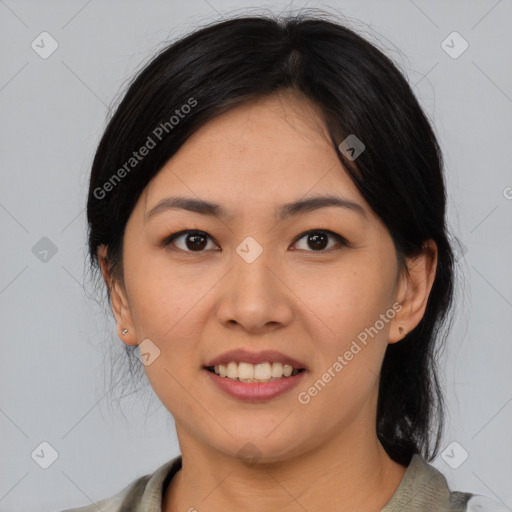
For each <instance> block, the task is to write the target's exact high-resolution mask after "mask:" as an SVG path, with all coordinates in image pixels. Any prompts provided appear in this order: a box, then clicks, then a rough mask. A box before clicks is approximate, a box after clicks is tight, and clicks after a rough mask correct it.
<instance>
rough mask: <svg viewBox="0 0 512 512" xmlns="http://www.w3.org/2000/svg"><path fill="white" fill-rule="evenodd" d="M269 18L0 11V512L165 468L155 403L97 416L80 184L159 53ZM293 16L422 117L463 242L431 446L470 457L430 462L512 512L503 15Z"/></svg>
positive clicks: (104, 10) (85, 496)
mask: <svg viewBox="0 0 512 512" xmlns="http://www.w3.org/2000/svg"><path fill="white" fill-rule="evenodd" d="M270 5H271V4H263V3H258V2H256V1H250V2H249V1H247V2H243V1H240V0H233V1H224V0H208V1H206V0H188V1H187V2H164V1H150V2H135V1H103V2H101V1H99V0H92V1H89V2H87V1H80V2H79V1H69V0H68V1H59V2H56V1H49V2H44V3H43V2H36V1H14V0H5V1H1V0H0V40H1V48H2V50H1V55H2V65H1V75H0V112H1V115H2V124H1V137H0V148H1V152H2V167H1V177H2V186H1V189H0V226H1V240H2V246H1V247H2V250H1V251H0V258H1V265H0V308H1V315H2V318H1V324H0V325H1V335H2V345H1V346H2V358H1V369H0V429H1V437H0V443H1V444H0V445H1V453H0V461H1V468H0V471H1V478H0V510H1V511H10V512H17V511H28V510H32V511H50V510H60V509H62V508H65V507H70V506H78V505H82V504H89V503H90V502H91V500H97V499H100V498H103V497H106V496H108V495H111V494H114V493H115V492H118V491H119V490H120V489H121V488H122V487H124V486H125V485H126V484H128V483H129V482H131V481H132V480H133V479H135V478H136V477H138V476H141V475H143V474H146V473H149V472H151V471H153V470H154V469H156V467H158V466H159V465H160V464H162V463H164V462H165V461H167V460H168V459H170V458H171V457H173V456H175V455H177V454H178V452H179V449H178V445H177V441H176V436H175V432H174V425H173V422H172V419H171V418H170V415H169V414H168V413H167V411H166V410H165V409H164V408H163V407H162V406H161V405H160V404H159V403H158V401H157V400H156V399H155V400H154V402H153V404H154V405H153V406H151V407H147V404H148V397H147V396H146V397H144V398H143V399H139V400H138V401H134V402H133V404H131V403H130V405H129V406H128V407H127V408H125V414H126V420H124V419H123V417H122V416H121V415H120V414H119V413H116V412H114V413H110V409H109V403H110V402H109V400H110V399H109V396H108V395H107V394H106V393H107V391H108V387H109V386H108V382H109V381H108V377H107V378H106V381H105V382H104V370H103V368H104V367H105V365H106V367H107V368H108V367H109V365H110V362H109V360H108V357H109V356H108V350H107V349H106V344H110V345H111V346H113V347H114V348H119V346H120V343H121V342H120V341H119V340H117V338H116V336H115V331H114V329H113V326H114V323H113V321H111V320H105V315H104V313H103V312H102V310H101V307H99V306H98V305H97V304H96V303H95V302H94V301H93V300H91V299H90V298H88V297H87V295H86V293H85V292H84V288H85V290H88V291H89V292H90V293H91V294H92V293H93V291H92V290H91V286H90V283H89V282H88V281H87V275H86V273H85V271H84V267H85V263H84V262H85V257H86V253H85V243H86V238H85V236H86V234H85V225H86V224H85V211H84V208H85V201H86V194H87V182H88V173H89V169H90V165H91V162H92V157H93V155H94V151H95V147H96V144H97V143H98V141H99V138H100V136H101V133H102V131H103V129H104V127H105V118H106V114H107V107H108V106H109V105H110V104H111V103H112V101H113V100H114V99H115V98H116V97H117V95H118V94H119V93H120V92H122V91H123V89H122V86H123V83H124V82H125V80H127V79H128V78H130V77H131V76H132V75H133V73H134V72H135V70H136V69H139V67H140V66H141V65H142V63H143V62H146V61H147V60H148V59H149V58H151V55H153V54H154V52H155V51H157V50H158V49H160V48H161V46H162V44H163V42H164V41H165V40H172V39H174V38H175V37H177V36H179V35H181V34H183V33H186V32H188V31H189V30H191V29H193V28H194V27H196V26H197V25H199V24H202V23H206V22H209V21H213V20H215V19H219V18H220V16H221V15H229V14H230V13H231V12H233V11H234V10H236V11H237V12H241V11H244V10H246V9H249V8H253V10H252V11H251V12H261V11H262V10H263V7H266V8H268V7H270ZM305 5H307V6H309V7H313V6H317V7H324V8H326V9H327V10H329V11H330V12H332V13H339V14H342V15H344V16H346V17H347V18H348V24H349V26H352V27H353V28H355V29H356V30H359V31H360V32H361V33H362V34H363V35H367V36H368V37H370V38H371V39H372V40H373V41H377V42H378V41H380V46H381V47H384V48H388V50H386V51H387V53H388V54H389V55H390V56H391V57H392V58H394V59H395V60H396V61H397V62H398V64H399V65H401V66H402V68H403V69H404V70H405V71H406V73H407V75H408V77H409V80H410V81H411V83H412V84H414V86H415V89H414V90H415V92H416V94H417V95H418V97H419V99H420V101H421V103H422V105H423V106H424V108H425V110H426V111H427V113H428V115H429V116H430V117H431V119H433V121H434V124H435V127H436V130H437V133H438V136H439V140H440V142H441V145H442V148H443V151H444V155H445V159H446V172H447V179H448V188H449V201H450V223H451V226H452V229H453V231H454V232H455V233H456V235H457V237H458V238H459V239H460V240H461V242H462V243H463V244H464V248H463V249H462V250H461V254H462V253H464V255H463V257H461V258H460V259H459V264H460V274H461V276H462V278H461V283H462V284H461V285H460V286H459V306H458V309H457V320H456V322H455V324H454V327H453V331H452V334H451V336H450V338H449V340H448V348H447V350H446V358H447V359H446V365H445V366H446V371H445V378H444V382H445V389H446V394H447V399H448V409H449V412H450V414H449V418H448V425H447V428H446V435H445V440H444V442H443V448H445V447H447V446H449V445H450V443H452V442H453V441H456V442H457V443H459V445H460V446H461V447H463V448H464V449H465V450H466V451H467V452H468V453H469V457H468V458H467V460H466V461H464V463H462V464H461V465H460V466H459V467H458V468H457V469H452V468H451V467H450V466H449V465H448V464H447V463H446V462H445V460H444V459H443V458H442V457H441V456H440V457H438V458H437V459H436V461H435V463H434V464H435V465H436V467H438V468H439V469H441V470H442V471H443V473H444V474H445V475H446V476H447V478H448V481H449V483H450V485H451V486H452V488H454V489H458V490H465V491H473V492H481V493H483V494H486V495H488V496H492V497H493V498H494V499H497V500H500V501H502V502H504V503H505V504H506V505H507V507H508V509H509V510H512V486H511V485H510V484H511V482H512V441H511V436H512V434H511V432H512V428H511V426H512V376H511V374H512V372H511V371H510V367H511V361H512V339H511V336H510V332H511V329H512V273H511V272H510V262H511V261H512V243H511V227H512V226H511V224H512V222H511V220H512V199H511V198H512V188H510V187H512V173H511V172H510V162H511V160H512V150H511V148H512V143H511V141H512V126H511V124H512V123H511V119H512V116H511V113H512V72H511V70H512V66H511V61H510V49H511V48H512V30H511V21H512V5H511V2H510V0H500V1H496V0H489V1H487V0H485V1H483V0H482V1H472V2H469V1H450V2H442V1H435V2H434V1H425V0H415V1H412V0H396V1H387V2H377V1H331V2H330V3H328V4H321V3H316V4H315V3H313V2H307V3H304V2H302V3H301V2H294V3H293V6H292V7H293V8H294V9H296V8H298V7H301V6H305ZM289 7H290V5H289V4H286V3H280V4H278V5H277V6H275V5H274V6H273V7H272V10H273V11H274V12H278V11H280V10H288V8H289ZM43 31H47V32H48V33H49V34H51V36H52V37H53V38H54V39H55V40H56V41H57V42H58V45H59V46H58V49H57V50H56V51H55V52H54V53H53V54H52V55H51V56H50V57H49V58H47V59H42V58H41V57H40V56H39V55H38V53H36V52H35V51H34V50H33V49H32V47H31V43H32V41H34V40H36V38H37V37H38V36H39V34H41V32H43ZM453 31H457V32H459V33H460V34H461V35H462V37H463V38H464V39H465V40H466V41H467V42H468V43H469V48H468V49H467V50H466V51H465V52H464V53H463V54H462V55H460V56H459V57H458V58H456V59H454V58H452V57H450V56H449V55H448V54H447V53H446V52H445V51H444V49H443V48H442V46H441V43H442V41H443V40H445V38H446V37H447V36H448V35H449V34H451V33H452V32H453ZM36 42H37V40H36ZM450 44H451V43H450ZM453 44H454V45H455V48H457V46H456V45H458V44H459V42H456V43H453ZM459 48H460V46H459ZM507 187H508V188H507ZM42 237H47V238H49V239H50V240H51V241H52V242H53V244H55V246H56V248H57V252H56V254H55V255H53V256H52V257H51V258H49V259H48V261H47V262H43V261H41V260H40V259H39V258H38V257H36V255H35V254H34V253H33V252H32V248H33V247H34V245H35V244H36V243H37V242H38V241H39V240H40V239H41V238H42ZM464 276H465V277H464ZM110 338H111V341H109V339H110ZM106 358H107V359H106ZM105 359H106V360H105ZM155 404H156V405H155ZM126 409H127V411H126ZM43 441H46V442H48V443H50V445H51V446H52V447H53V448H54V449H55V450H56V451H57V452H58V458H57V459H56V460H55V462H54V463H53V464H52V465H51V466H50V467H49V468H48V469H42V468H41V467H40V466H39V465H38V464H36V462H35V461H34V460H33V458H32V457H31V453H32V452H33V451H34V449H36V448H37V447H38V446H39V445H40V443H41V442H43ZM48 453H49V452H48V450H46V455H45V456H48ZM447 453H448V455H449V457H451V460H459V459H460V458H461V456H462V454H463V452H462V451H461V448H459V447H458V446H456V447H455V449H454V451H451V448H450V449H449V450H448V452H447ZM452 464H453V462H452Z"/></svg>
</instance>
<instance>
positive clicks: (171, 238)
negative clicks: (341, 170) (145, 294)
mask: <svg viewBox="0 0 512 512" xmlns="http://www.w3.org/2000/svg"><path fill="white" fill-rule="evenodd" d="M311 233H315V234H326V235H329V236H331V237H332V238H334V239H335V240H336V241H337V242H338V244H339V245H340V246H342V247H350V246H351V245H350V243H349V242H348V240H347V239H346V238H344V237H343V236H341V235H339V234H338V233H335V232H334V231H331V230H329V229H310V230H308V231H304V232H303V233H301V234H300V235H299V236H298V237H297V238H296V239H295V241H294V242H293V243H294V244H296V243H297V242H298V241H299V240H301V239H302V238H304V237H305V236H306V235H309V234H311ZM183 235H205V236H206V237H208V238H210V240H213V238H212V237H211V236H210V235H209V234H208V233H206V232H205V231H200V230H197V229H185V230H182V231H179V232H177V233H173V234H172V235H170V236H168V237H167V238H165V240H163V242H162V246H163V247H167V246H169V245H171V244H172V243H173V242H174V240H176V239H177V238H179V237H180V236H183ZM338 248H339V247H338ZM177 249H178V250H180V251H182V252H186V253H191V254H194V253H197V254H200V253H203V252H206V251H205V250H201V251H189V250H186V249H179V248H177ZM333 249H337V248H336V246H334V247H330V248H329V249H319V250H318V251H313V250H309V251H307V250H306V252H311V253H329V252H331V251H332V250H333Z"/></svg>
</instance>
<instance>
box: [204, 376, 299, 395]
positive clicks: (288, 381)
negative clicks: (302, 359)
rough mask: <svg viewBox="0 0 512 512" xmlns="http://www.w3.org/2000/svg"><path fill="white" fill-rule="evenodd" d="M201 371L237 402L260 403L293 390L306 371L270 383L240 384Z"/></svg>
mask: <svg viewBox="0 0 512 512" xmlns="http://www.w3.org/2000/svg"><path fill="white" fill-rule="evenodd" d="M203 370H204V371H205V372H206V373H207V374H208V375H209V377H210V379H212V381H213V382H214V383H215V384H216V385H217V386H218V387H219V388H220V389H221V390H222V391H224V392H225V393H227V394H228V395H230V396H232V397H233V398H236V399H238V400H247V401H250V402H262V401H265V400H270V399H272V398H276V397H277V396H279V395H282V394H283V393H286V391H289V390H290V389H292V388H294V387H295V386H296V385H297V384H298V383H299V382H300V381H301V380H302V378H303V377H304V375H305V374H306V370H303V371H302V372H299V373H298V374H297V375H294V376H293V377H291V376H290V377H282V378H281V379H277V380H274V381H272V382H261V383H260V382H240V381H237V380H232V379H228V378H227V377H220V376H219V375H217V374H216V373H213V372H211V371H209V370H207V369H205V368H203Z"/></svg>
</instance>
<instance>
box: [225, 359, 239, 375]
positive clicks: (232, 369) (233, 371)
mask: <svg viewBox="0 0 512 512" xmlns="http://www.w3.org/2000/svg"><path fill="white" fill-rule="evenodd" d="M226 377H229V378H230V379H237V378H238V365H237V364H236V363H235V362H234V361H231V362H230V363H228V370H227V372H226Z"/></svg>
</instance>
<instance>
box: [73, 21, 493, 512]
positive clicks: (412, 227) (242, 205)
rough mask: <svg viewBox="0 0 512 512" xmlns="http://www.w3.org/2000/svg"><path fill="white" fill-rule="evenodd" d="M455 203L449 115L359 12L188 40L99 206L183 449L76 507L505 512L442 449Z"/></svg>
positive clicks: (128, 134) (154, 81)
mask: <svg viewBox="0 0 512 512" xmlns="http://www.w3.org/2000/svg"><path fill="white" fill-rule="evenodd" d="M445 214H446V194H445V185H444V178H443V172H442V156H441V152H440V149H439V146H438V144H437V141H436V138H435V135H434V133H433V131H432V128H431V126H430V124H429V122H428V120H427V119H426V117H425V115H424V113H423V112H422V109H421V108H420V106H419V104H418V102H417V100H416V99H415V97H414V95H413V93H412V91H411V88H410V87H409V85H408V84H407V82H406V80H405V79H404V77H403V76H402V74H401V73H400V72H399V71H398V69H397V68H396V67H395V65H394V64H393V63H392V62H391V60H390V59H389V58H387V57H386V56H385V55H384V54H383V53H382V52H381V51H379V50H378V49H377V48H376V47H374V46H373V45H371V44H370V43H368V42H367V41H366V40H364V39H363V38H361V37H360V36H358V35H357V34H355V33H354V32H353V31H351V30H349V29H347V28H345V27H344V26H342V25H340V24H337V23H335V22H333V21H329V20H327V19H323V18H322V17H321V16H312V17H308V16H306V15H304V14H302V15H300V16H296V17H289V18H286V19H273V18H271V17H264V16H259V17H241V18H232V19H230V20H227V21H222V22H218V23H214V24H212V25H210V26H207V27H205V28H201V29H198V30H196V31H195V32H194V33H192V34H190V35H188V36H186V37H184V38H182V39H181V40H179V41H177V42H175V43H173V44H171V45H170V46H168V47H167V48H166V49H165V50H164V51H162V52H161V53H160V54H159V55H158V56H156V57H155V58H154V59H153V60H152V61H151V62H150V63H149V64H148V65H147V66H146V67H145V68H144V69H143V70H142V71H141V72H140V73H139V74H138V75H137V76H136V78H135V79H134V80H133V82H132V83H131V84H130V86H129V88H128V91H127V92H126V94H125V96H124V98H123V100H122V101H121V103H120V104H119V106H118V108H117V110H116V112H115V114H114V115H113V117H112V119H111V120H110V122H109V124H108V127H107V129H106V131H105V133H104V135H103V137H102V140H101V142H100V144H99V147H98V150H97V153H96V155H95V159H94V163H93V168H92V174H91V181H90V189H89V198H88V206H87V215H88V222H89V251H90V257H91V264H92V266H93V268H95V269H96V268H99V269H101V273H102V276H103V278H104V280H105V282H106V284H107V286H108V288H107V289H108V297H109V300H110V304H111V306H112V310H113V314H114V316H115V319H116V322H117V330H118V335H119V337H120V338H121V339H122V340H123V341H124V343H125V344H126V346H127V348H128V351H129V353H130V354H131V355H132V356H133V352H134V351H135V350H139V351H140V359H141V361H142V363H143V365H144V369H145V371H146V374H147V377H148V379H149V382H150V384H151V386H152V387H153V389H154V391H155V393H156V394H157V396H158V397H159V399H160V400H161V401H162V403H163V404H164V405H165V407H166V408H167V409H168V410H169V412H170V413H171V414H172V416H173V418H174V420H175V424H176V431H177V436H178V440H179V444H180V450H181V455H180V456H179V457H177V458H175V459H173V460H171V461H169V462H168V463H167V464H165V465H164V466H162V467H160V468H158V469H157V470H156V471H155V472H154V473H153V474H152V475H147V476H144V477H141V478H140V479H138V480H136V481H135V482H132V483H131V484H130V485H128V486H127V487H125V488H124V489H123V490H122V491H121V492H119V493H118V494H117V495H115V496H112V497H110V498H106V499H105V500H103V501H101V502H99V503H97V504H94V505H89V506H86V507H84V508H80V509H74V510H81V511H83V512H85V511H92V510H97V509H98V508H99V509H100V510H108V511H121V510H133V511H143V510H144V511H146V510H147V511H149V510H151V511H164V512H178V511H187V510H188V511H196V510H197V511H201V510H208V511H220V510H223V511H226V510H233V511H234V510H242V509H243V510H246V511H252V510H258V511H261V510H264V511H277V510H279V511H281V512H288V511H290V512H291V511H294V510H307V511H309V512H314V511H319V510H322V511H326V510H327V511H331V510H332V511H334V510H336V511H338V512H344V511H353V510H364V511H379V510H383V511H386V512H392V511H399V510H400V511H420V510H421V511H426V510H432V511H434V510H435V511H443V510H457V511H463V510H471V509H472V508H471V507H472V505H471V503H472V504H473V508H474V507H478V508H474V509H475V510H484V509H485V508H483V507H484V505H483V504H482V502H481V501H478V500H479V498H475V497H473V495H472V494H470V493H462V492H454V491H450V489H449V488H448V486H447V482H446V480H445V478H444V477H443V475H442V474H441V473H440V472H439V471H438V470H437V469H435V468H434V467H433V466H431V465H430V464H429V463H428V461H431V460H432V459H433V457H434V456H435V454H436V453H437V452H438V449H439V443H440V437H441V432H442V418H443V415H442V412H443V407H442V396H441V392H440V387H439V384H438V380H437V376H436V364H435V358H434V354H435V351H436V348H437V345H438V344H439V343H440V342H441V341H442V340H441V334H442V327H443V326H444V325H445V324H446V320H447V319H449V318H450V316H449V312H450V306H451V304H452V295H453V289H454V285H453V280H454V278H453V265H454V259H453V254H452V250H451V248H450V244H449V241H448V233H447V226H446V219H445ZM475 500H476V501H475ZM468 503H469V504H468ZM486 506H487V507H488V508H487V509H488V510H490V508H489V506H490V505H489V503H488V504H487V505H486Z"/></svg>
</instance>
